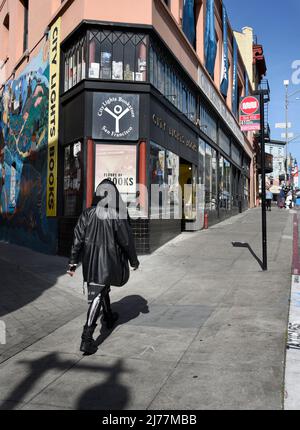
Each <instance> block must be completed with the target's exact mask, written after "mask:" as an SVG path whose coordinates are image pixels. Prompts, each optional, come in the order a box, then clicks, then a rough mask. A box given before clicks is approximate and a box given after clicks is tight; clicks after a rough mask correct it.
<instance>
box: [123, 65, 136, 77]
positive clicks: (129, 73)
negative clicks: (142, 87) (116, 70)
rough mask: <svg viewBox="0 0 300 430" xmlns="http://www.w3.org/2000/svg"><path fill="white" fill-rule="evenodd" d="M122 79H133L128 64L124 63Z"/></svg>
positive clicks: (132, 73)
mask: <svg viewBox="0 0 300 430" xmlns="http://www.w3.org/2000/svg"><path fill="white" fill-rule="evenodd" d="M124 80H125V81H134V72H133V71H132V70H130V64H126V66H125V70H124Z"/></svg>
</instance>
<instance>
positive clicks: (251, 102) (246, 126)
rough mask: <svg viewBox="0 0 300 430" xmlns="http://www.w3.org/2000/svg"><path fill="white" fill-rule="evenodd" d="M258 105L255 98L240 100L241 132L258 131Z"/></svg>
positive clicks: (257, 99)
mask: <svg viewBox="0 0 300 430" xmlns="http://www.w3.org/2000/svg"><path fill="white" fill-rule="evenodd" d="M260 118H261V117H260V103H259V98H258V97H255V96H249V97H243V98H241V104H240V125H241V130H242V131H257V130H260Z"/></svg>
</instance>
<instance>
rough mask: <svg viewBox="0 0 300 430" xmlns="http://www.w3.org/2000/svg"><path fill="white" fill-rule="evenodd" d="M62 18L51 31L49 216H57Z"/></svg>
mask: <svg viewBox="0 0 300 430" xmlns="http://www.w3.org/2000/svg"><path fill="white" fill-rule="evenodd" d="M60 32H61V18H58V20H57V21H56V22H55V23H54V24H53V25H52V27H51V30H50V75H49V124H48V174H47V216H48V217H55V216H56V214H57V159H58V157H57V152H58V121H59V72H60Z"/></svg>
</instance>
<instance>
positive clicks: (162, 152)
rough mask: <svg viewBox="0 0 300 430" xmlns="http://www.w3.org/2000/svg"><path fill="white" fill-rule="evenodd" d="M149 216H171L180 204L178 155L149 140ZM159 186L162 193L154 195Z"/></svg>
mask: <svg viewBox="0 0 300 430" xmlns="http://www.w3.org/2000/svg"><path fill="white" fill-rule="evenodd" d="M150 175H151V176H150V181H151V186H152V185H156V186H157V187H151V199H150V205H151V206H150V207H151V218H156V219H157V218H162V217H165V218H171V217H172V216H173V215H174V213H175V211H176V209H178V205H179V204H180V193H179V157H178V156H177V155H176V154H174V153H173V152H171V151H168V150H166V149H164V148H163V147H161V146H159V145H157V144H156V143H154V142H151V145H150ZM158 187H161V189H162V190H163V193H164V195H162V194H160V195H157V194H155V195H154V192H155V190H157V189H158Z"/></svg>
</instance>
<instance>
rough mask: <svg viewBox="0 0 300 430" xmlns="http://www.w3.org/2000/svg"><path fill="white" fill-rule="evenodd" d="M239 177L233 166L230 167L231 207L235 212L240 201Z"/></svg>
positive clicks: (238, 172) (239, 174)
mask: <svg viewBox="0 0 300 430" xmlns="http://www.w3.org/2000/svg"><path fill="white" fill-rule="evenodd" d="M240 177H241V173H240V171H239V170H238V169H237V168H236V167H235V166H232V205H233V208H234V209H236V210H238V209H239V202H240V201H241V197H240V194H241V192H240Z"/></svg>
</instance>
